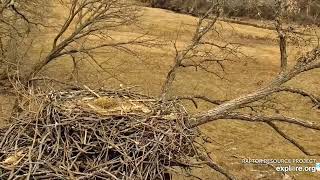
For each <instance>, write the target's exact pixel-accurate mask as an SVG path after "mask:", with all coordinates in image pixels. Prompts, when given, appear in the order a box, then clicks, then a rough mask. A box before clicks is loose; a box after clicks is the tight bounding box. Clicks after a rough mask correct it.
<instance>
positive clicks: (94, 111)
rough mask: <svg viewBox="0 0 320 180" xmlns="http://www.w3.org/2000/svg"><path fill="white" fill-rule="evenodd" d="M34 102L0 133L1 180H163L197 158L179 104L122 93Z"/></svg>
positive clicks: (64, 94)
mask: <svg viewBox="0 0 320 180" xmlns="http://www.w3.org/2000/svg"><path fill="white" fill-rule="evenodd" d="M36 98H37V102H38V104H40V105H39V106H37V108H36V109H37V110H36V111H35V110H30V109H29V110H24V111H23V112H22V113H20V114H19V116H18V118H15V119H14V120H13V122H12V124H11V125H9V126H7V127H3V128H1V129H0V179H30V178H31V179H166V178H168V172H169V170H170V169H172V168H171V167H173V166H179V167H188V165H190V164H191V163H192V162H193V161H194V159H195V157H197V154H198V153H199V147H197V146H198V143H196V139H198V138H199V137H201V136H200V134H199V132H198V131H197V130H196V129H190V128H188V124H187V122H188V118H189V117H188V114H187V112H186V110H185V108H184V107H183V106H182V105H181V104H180V103H179V101H168V102H165V103H164V102H159V101H158V100H156V99H155V98H151V97H148V96H145V95H141V94H139V93H134V92H132V91H129V90H124V89H122V90H116V91H113V90H103V89H100V90H96V91H93V90H90V89H86V90H65V91H58V92H54V93H49V94H46V95H37V97H36ZM200 149H201V148H200ZM169 178H170V177H169Z"/></svg>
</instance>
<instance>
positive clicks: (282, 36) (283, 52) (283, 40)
mask: <svg viewBox="0 0 320 180" xmlns="http://www.w3.org/2000/svg"><path fill="white" fill-rule="evenodd" d="M283 4H284V2H283V1H281V0H277V15H276V30H277V32H278V36H279V41H280V42H279V46H280V56H281V58H280V59H281V61H280V62H281V65H280V66H281V72H284V71H286V69H287V66H288V55H287V37H286V32H285V31H284V30H283V27H282V21H283V11H284V5H283Z"/></svg>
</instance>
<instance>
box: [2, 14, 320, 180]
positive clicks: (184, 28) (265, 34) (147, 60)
mask: <svg viewBox="0 0 320 180" xmlns="http://www.w3.org/2000/svg"><path fill="white" fill-rule="evenodd" d="M61 12H64V11H63V10H61V9H59V10H57V11H56V15H55V18H60V19H61V18H62V17H63V16H64V14H63V13H61ZM195 23H196V18H195V17H191V16H188V15H181V14H176V13H173V12H169V11H166V10H160V9H151V8H145V9H144V14H143V17H142V20H141V26H142V27H143V30H141V29H139V28H136V27H128V28H123V29H121V30H119V32H118V33H117V34H115V38H124V39H126V38H131V37H135V36H139V35H140V34H141V33H142V32H143V31H149V32H150V33H151V35H153V36H154V37H158V38H159V40H162V41H165V42H168V40H172V39H173V38H175V37H176V34H177V33H176V32H177V31H178V30H179V29H180V35H179V39H178V45H179V47H181V46H183V45H185V44H186V43H187V42H188V40H190V38H191V35H192V32H193V30H194V27H195ZM219 24H220V25H221V26H220V28H221V29H222V31H221V32H222V33H221V35H222V36H223V37H225V38H227V39H228V40H229V41H232V42H237V43H241V44H243V47H242V51H243V52H244V53H245V54H246V55H248V56H250V57H252V58H246V59H242V60H241V61H238V62H234V63H232V64H228V66H226V67H227V68H226V75H225V78H226V79H228V81H226V80H221V79H219V78H218V77H216V76H214V75H211V74H207V73H205V72H201V71H194V70H193V69H184V70H181V73H180V74H179V75H178V76H177V81H176V82H175V84H174V88H173V91H172V93H174V94H175V95H182V94H183V95H186V94H204V95H207V96H209V97H212V98H221V99H230V98H232V97H236V96H238V95H240V94H244V93H248V92H250V91H252V90H254V89H256V88H258V87H261V86H263V85H264V84H266V83H267V82H268V81H270V80H271V79H272V77H273V76H274V75H276V74H277V73H278V69H279V60H278V59H279V53H278V46H277V43H276V39H275V38H276V33H275V32H273V31H271V30H265V29H259V28H254V27H251V26H245V25H238V24H232V23H225V22H219ZM52 36H54V33H53V32H45V33H42V34H39V33H37V38H35V39H34V46H33V48H32V51H31V52H32V54H33V55H37V56H38V55H39V54H40V51H41V49H43V50H44V52H45V51H46V49H47V48H48V47H50V46H51V45H50V43H51V42H50V39H52ZM173 50H174V49H173V46H172V44H169V43H168V44H167V45H166V46H163V47H154V48H151V49H149V48H139V49H138V52H139V54H140V57H139V58H133V57H132V56H130V55H127V54H123V53H120V52H115V51H112V52H110V53H101V52H96V55H97V58H96V59H97V60H98V61H99V62H104V63H103V64H102V66H103V67H104V68H105V69H107V70H108V73H105V72H103V71H101V70H97V69H98V68H97V67H96V66H95V65H93V64H91V63H88V62H85V61H82V62H81V64H80V67H85V68H81V69H80V70H79V72H78V73H79V81H80V82H81V83H83V84H87V85H88V86H90V87H100V86H102V85H103V86H106V87H109V88H112V87H119V84H120V83H121V84H125V85H139V86H140V89H142V90H143V91H144V92H145V93H146V94H150V95H156V94H158V93H159V90H160V87H161V84H162V82H163V81H164V79H165V75H166V73H167V71H168V69H169V67H170V65H171V64H172V63H173V58H172V57H173V55H174V51H173ZM289 53H290V54H291V55H290V57H289V59H290V62H291V64H292V62H293V60H294V57H295V56H296V55H297V54H299V53H300V52H299V51H298V50H297V49H296V48H290V50H289ZM71 72H72V61H71V60H70V58H68V57H63V58H62V61H61V60H59V61H56V62H54V63H52V64H51V65H50V66H48V68H47V69H46V70H45V71H44V74H46V75H50V77H54V78H56V79H59V80H65V81H70V73H71ZM110 74H111V75H110ZM112 76H115V77H117V79H120V80H121V82H120V81H118V80H115V79H114V78H112ZM319 77H320V71H319V70H317V71H313V72H311V73H309V74H306V75H305V76H304V77H301V78H297V79H295V80H294V82H292V84H294V85H296V86H297V87H302V88H304V89H306V90H308V91H310V92H313V93H315V94H318V95H320V93H319V87H320V78H319ZM277 98H278V99H280V102H282V103H283V106H282V109H281V110H280V112H281V113H285V114H289V115H296V116H298V117H301V118H305V119H309V120H312V121H315V122H319V123H320V112H319V111H316V110H314V111H312V112H311V111H310V108H311V107H312V106H311V103H310V102H309V101H307V100H302V101H301V100H295V98H294V96H288V95H285V94H283V95H281V96H279V97H277ZM3 103H4V104H8V103H7V101H6V100H5V101H2V102H1V104H3ZM187 105H188V104H187ZM1 107H5V106H4V105H1ZM189 108H190V109H189V110H190V111H194V112H198V111H202V110H206V109H208V108H210V105H209V104H205V103H200V108H199V109H194V108H193V107H192V106H191V105H190V106H189ZM2 109H5V108H2ZM283 128H284V129H285V130H286V131H287V132H289V133H290V135H291V136H292V137H295V138H296V139H297V140H298V141H299V142H300V143H301V144H303V145H304V146H305V147H306V148H308V149H309V150H310V151H311V152H317V151H319V150H318V147H319V146H320V134H319V133H317V132H313V131H309V130H308V131H306V130H304V129H302V128H298V127H293V126H287V125H285V124H283ZM203 131H204V132H205V133H207V134H208V136H210V137H211V138H212V139H213V140H214V142H212V144H211V145H209V147H208V148H209V149H210V150H212V152H213V153H212V157H213V158H214V159H215V160H216V161H217V162H218V163H220V164H221V165H222V166H224V167H226V168H228V169H230V170H231V172H232V173H233V174H234V175H235V176H238V177H240V179H280V178H281V174H277V173H273V172H274V170H272V168H270V167H261V166H251V165H244V164H241V159H242V158H275V159H281V158H290V159H293V158H294V159H295V158H308V157H306V156H304V155H303V154H302V153H301V152H300V151H299V150H298V149H297V148H295V147H293V146H292V145H291V144H289V143H288V142H287V141H286V140H284V139H283V138H281V137H280V136H279V135H277V134H275V133H274V132H273V130H272V129H270V128H268V127H266V126H265V125H263V124H251V123H244V122H238V121H229V120H223V121H216V122H213V123H210V124H207V125H204V126H203ZM318 161H319V162H320V159H319V158H318ZM312 166H313V165H312ZM195 175H198V176H200V177H202V178H204V179H221V178H222V177H221V176H220V175H218V174H217V173H215V172H213V171H212V170H209V169H201V170H195ZM290 175H292V176H294V177H295V178H296V179H301V180H303V179H319V178H320V174H319V172H318V173H292V174H290ZM178 178H179V177H178Z"/></svg>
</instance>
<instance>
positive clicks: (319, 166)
mask: <svg viewBox="0 0 320 180" xmlns="http://www.w3.org/2000/svg"><path fill="white" fill-rule="evenodd" d="M316 170H317V171H320V163H316Z"/></svg>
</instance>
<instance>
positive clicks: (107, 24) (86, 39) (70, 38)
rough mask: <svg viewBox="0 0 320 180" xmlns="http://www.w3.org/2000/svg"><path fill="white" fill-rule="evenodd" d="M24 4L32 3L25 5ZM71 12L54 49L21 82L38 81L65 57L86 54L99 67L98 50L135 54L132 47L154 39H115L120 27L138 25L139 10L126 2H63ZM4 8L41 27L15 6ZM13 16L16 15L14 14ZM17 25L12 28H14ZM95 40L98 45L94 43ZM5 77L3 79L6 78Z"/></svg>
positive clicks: (75, 0) (70, 0)
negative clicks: (48, 67) (55, 63)
mask: <svg viewBox="0 0 320 180" xmlns="http://www.w3.org/2000/svg"><path fill="white" fill-rule="evenodd" d="M21 3H22V4H23V3H26V4H28V3H32V2H31V1H30V2H29V1H28V2H21ZM61 5H62V6H65V7H67V9H68V16H67V17H66V19H65V21H64V22H63V23H62V25H61V26H60V27H59V26H58V27H59V30H58V31H57V34H56V35H55V37H54V39H53V42H52V48H51V50H50V51H49V52H48V53H47V54H46V55H45V56H43V57H42V58H41V59H40V61H39V62H37V63H36V64H34V65H33V66H32V67H31V70H30V72H19V73H20V75H19V76H20V77H23V78H21V79H20V80H21V81H22V82H23V83H27V82H29V81H30V80H35V79H38V78H34V77H35V76H36V75H37V74H38V73H39V72H40V71H41V70H42V69H43V68H44V67H45V66H46V65H47V64H49V63H51V62H52V61H56V60H58V59H59V58H60V57H62V56H70V57H72V59H73V61H76V59H74V55H76V54H82V55H84V56H86V57H87V58H88V59H91V61H93V62H94V63H96V64H98V63H97V61H96V60H95V58H94V55H93V54H92V53H91V52H92V51H94V50H97V49H103V48H104V49H106V48H113V49H117V50H120V51H123V52H126V53H132V52H133V50H132V49H131V48H130V47H129V46H132V45H147V44H148V42H150V39H148V38H146V37H145V36H146V34H143V35H141V36H139V37H132V38H131V39H128V40H122V41H119V40H115V39H114V38H113V37H112V35H111V34H112V33H113V32H115V31H116V29H117V28H119V27H123V26H126V25H129V24H134V22H136V21H137V18H138V17H139V9H138V8H137V7H135V6H134V5H132V4H131V3H129V2H126V1H118V0H102V1H101V0H99V1H97V0H85V1H79V0H69V1H61V2H60V6H61ZM4 8H13V9H15V10H13V12H14V13H18V14H17V15H16V16H20V18H22V19H23V20H24V21H25V22H27V23H28V25H30V24H37V23H36V22H33V20H32V19H29V18H28V17H27V16H26V15H24V13H22V12H20V10H17V9H16V8H15V6H14V5H5V6H4ZM11 13H12V12H11ZM2 19H5V18H2ZM3 22H4V21H3ZM15 25H16V24H14V25H12V26H13V28H14V27H15ZM53 27H57V24H54V25H50V28H53ZM93 39H94V43H91V42H92V41H93ZM74 64H75V65H76V63H74ZM5 78H6V77H5V76H2V79H5Z"/></svg>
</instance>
